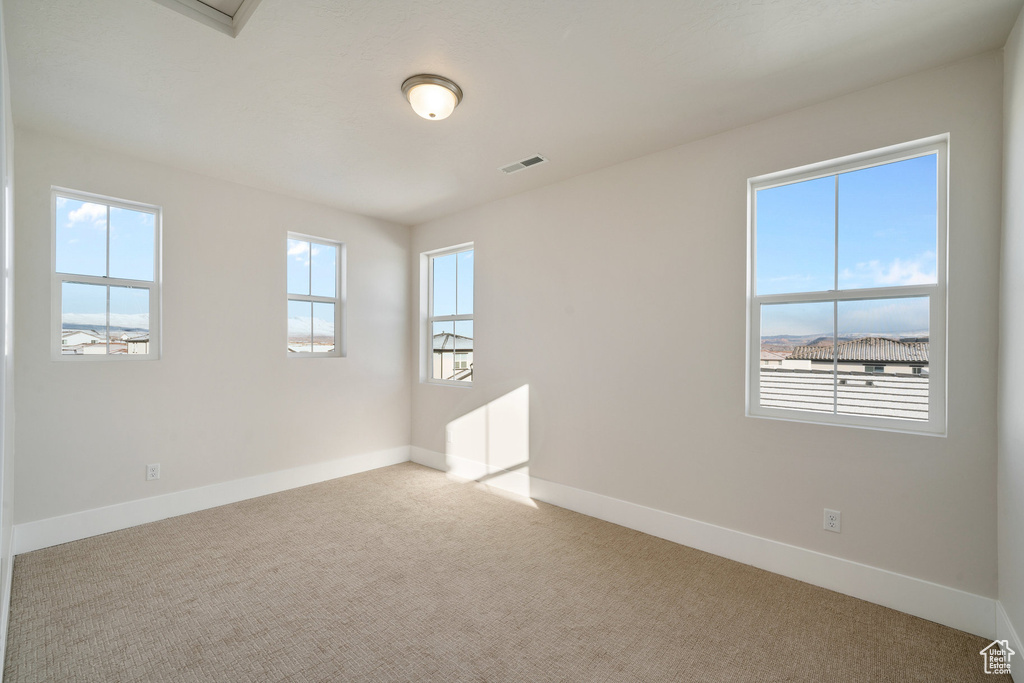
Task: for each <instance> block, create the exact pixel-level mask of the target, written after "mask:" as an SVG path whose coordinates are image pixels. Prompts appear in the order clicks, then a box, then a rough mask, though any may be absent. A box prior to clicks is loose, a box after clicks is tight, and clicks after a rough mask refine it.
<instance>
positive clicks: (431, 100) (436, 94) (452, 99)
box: [402, 74, 462, 121]
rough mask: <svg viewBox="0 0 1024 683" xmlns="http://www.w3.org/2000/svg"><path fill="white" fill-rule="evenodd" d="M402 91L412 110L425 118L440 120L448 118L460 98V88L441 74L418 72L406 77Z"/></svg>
mask: <svg viewBox="0 0 1024 683" xmlns="http://www.w3.org/2000/svg"><path fill="white" fill-rule="evenodd" d="M402 92H404V93H405V96H406V97H407V98H408V100H409V104H411V105H412V109H413V111H415V112H416V113H417V114H419V115H420V116H422V117H423V118H425V119H429V120H431V121H440V120H441V119H445V118H448V116H450V115H451V113H452V112H453V111H455V107H456V105H458V103H459V102H460V101H461V100H462V90H461V89H460V88H459V86H457V85H456V84H455V83H453V82H452V81H450V80H448V79H447V78H444V77H442V76H432V75H429V74H420V75H419V76H413V77H411V78H409V79H406V81H405V83H403V84H402Z"/></svg>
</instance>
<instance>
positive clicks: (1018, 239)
mask: <svg viewBox="0 0 1024 683" xmlns="http://www.w3.org/2000/svg"><path fill="white" fill-rule="evenodd" d="M1004 59H1005V70H1006V73H1005V94H1004V98H1005V99H1004V107H1005V128H1004V131H1005V140H1004V152H1003V163H1004V164H1005V166H1004V176H1003V210H1004V213H1003V254H1002V257H1003V263H1002V269H1001V271H1000V272H1001V277H1002V280H1001V282H1000V287H999V297H1000V305H999V314H1000V316H999V470H998V472H999V480H998V488H999V602H1000V603H1002V605H1003V609H1004V610H1006V614H1007V616H1008V617H1009V618H1010V622H1011V623H1012V624H1013V626H1014V628H1016V630H1017V634H1018V636H1020V635H1021V633H1022V631H1021V629H1024V356H1022V355H1021V353H1020V348H1021V341H1022V340H1024V196H1022V194H1021V188H1022V187H1024V20H1022V19H1021V18H1018V19H1017V24H1016V25H1015V26H1014V29H1013V32H1012V33H1011V34H1010V40H1009V41H1008V42H1007V43H1006V49H1005V57H1004ZM1018 676H1019V674H1018Z"/></svg>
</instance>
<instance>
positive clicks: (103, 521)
mask: <svg viewBox="0 0 1024 683" xmlns="http://www.w3.org/2000/svg"><path fill="white" fill-rule="evenodd" d="M408 460H409V447H408V446H400V447H398V448H391V449H388V450H383V451H375V452H373V453H363V454H360V455H351V456H348V457H344V458H338V459H336V460H329V461H327V462H319V463H314V464H311V465H303V466H301V467H294V468H292V469H287V470H281V471H279V472H270V473H268V474H260V475H257V476H254V477H246V478H245V479H235V480H233V481H226V482H222V483H220V484H211V485H210V486H202V487H200V488H195V489H188V490H186V491H177V492H175V493H167V494H164V495H161V496H153V497H151V498H142V499H140V500H133V501H129V502H127V503H118V504H117V505H109V506H107V507H102V508H95V509H92V510H84V511H82V512H76V513H72V514H69V515H62V516H60V517H51V518H49V519H41V520H39V521H37V522H26V523H24V524H16V525H15V526H14V554H20V553H27V552H31V551H33V550H39V549H40V548H47V547H49V546H52V545H58V544H60V543H67V542H69V541H77V540H79V539H82V538H88V537H89V536H96V535H98V534H105V533H107V532H110V531H117V530H119V529H127V528H128V527H132V526H137V525H139V524H146V523H148V522H155V521H157V520H160V519H166V518H168V517H176V516H178V515H184V514H187V513H189V512H196V511H198V510H205V509H207V508H212V507H218V506H220V505H227V504H228V503H235V502H238V501H240V500H246V499H248V498H256V497H258V496H265V495H267V494H270V493H277V492H278V491H285V490H287V489H293V488H298V487H300V486H308V485H309V484H316V483H319V482H321V481H327V480H328V479H337V478H338V477H345V476H348V475H350V474H357V473H359V472H366V471H368V470H373V469H377V468H378V467H387V466H388V465H396V464H398V463H400V462H408Z"/></svg>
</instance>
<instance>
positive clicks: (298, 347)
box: [287, 233, 345, 358]
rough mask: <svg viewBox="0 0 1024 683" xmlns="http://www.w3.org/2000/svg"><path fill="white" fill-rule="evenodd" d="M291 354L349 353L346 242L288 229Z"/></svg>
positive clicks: (314, 355) (298, 355)
mask: <svg viewBox="0 0 1024 683" xmlns="http://www.w3.org/2000/svg"><path fill="white" fill-rule="evenodd" d="M287 251H288V355H289V356H292V357H295V358H301V357H307V358H308V357H316V356H344V355H345V334H344V320H345V318H344V314H345V277H344V275H345V245H344V244H341V243H339V242H331V241H329V240H323V239H319V238H316V237H307V236H306V235H298V234H295V233H288V245H287Z"/></svg>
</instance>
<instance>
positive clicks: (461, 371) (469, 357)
mask: <svg viewBox="0 0 1024 683" xmlns="http://www.w3.org/2000/svg"><path fill="white" fill-rule="evenodd" d="M454 346H455V352H454V358H453V360H458V361H461V362H462V363H463V364H464V365H463V366H462V367H459V366H458V364H456V365H455V366H453V373H452V379H457V380H459V381H462V382H472V381H473V321H472V320H456V321H455V340H454Z"/></svg>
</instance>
